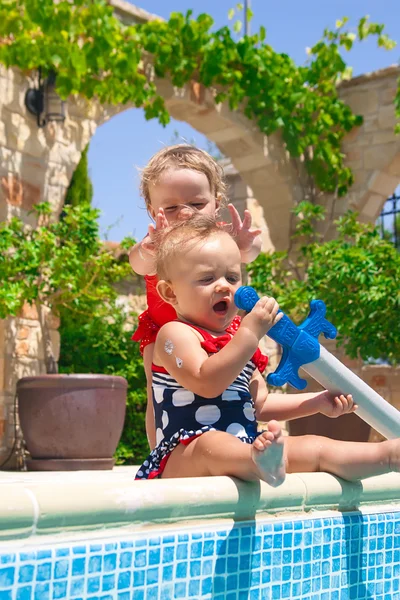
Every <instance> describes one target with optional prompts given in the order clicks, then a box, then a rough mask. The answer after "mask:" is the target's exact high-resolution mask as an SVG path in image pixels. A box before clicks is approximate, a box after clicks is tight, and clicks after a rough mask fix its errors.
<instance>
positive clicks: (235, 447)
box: [162, 421, 285, 486]
mask: <svg viewBox="0 0 400 600" xmlns="http://www.w3.org/2000/svg"><path fill="white" fill-rule="evenodd" d="M208 475H228V476H232V477H238V478H239V479H244V480H245V481H255V480H258V479H263V480H264V481H266V482H267V483H269V484H270V485H273V486H278V485H280V484H281V483H282V482H283V481H284V479H285V464H284V459H283V436H282V431H281V428H280V426H279V424H278V423H277V422H276V421H271V422H270V423H269V425H268V431H266V432H264V433H262V434H261V435H260V436H258V438H257V439H256V440H255V441H254V443H253V444H244V443H243V442H241V441H240V440H238V439H237V438H235V436H233V435H231V434H230V433H225V432H223V431H208V432H207V433H203V434H202V435H201V436H199V437H198V438H196V439H195V440H193V441H192V442H191V443H190V444H189V445H188V446H184V445H183V444H180V445H179V446H178V447H177V448H175V450H174V451H173V452H172V454H171V456H170V457H169V459H168V462H167V465H166V467H165V470H164V472H163V475H162V476H163V478H170V477H206V476H208Z"/></svg>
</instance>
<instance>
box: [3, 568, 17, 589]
mask: <svg viewBox="0 0 400 600" xmlns="http://www.w3.org/2000/svg"><path fill="white" fill-rule="evenodd" d="M14 579H15V567H4V568H1V569H0V590H1V589H5V588H8V587H11V586H12V585H13V584H14Z"/></svg>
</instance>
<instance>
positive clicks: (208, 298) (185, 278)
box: [170, 232, 242, 332]
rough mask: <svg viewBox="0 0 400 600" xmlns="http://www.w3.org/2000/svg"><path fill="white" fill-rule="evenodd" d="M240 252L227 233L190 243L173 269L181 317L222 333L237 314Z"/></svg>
mask: <svg viewBox="0 0 400 600" xmlns="http://www.w3.org/2000/svg"><path fill="white" fill-rule="evenodd" d="M240 267H241V259H240V251H239V248H238V247H237V244H236V243H235V241H234V240H233V239H232V238H231V236H230V235H229V234H227V233H224V232H221V233H219V234H216V235H211V236H210V237H209V238H208V239H207V240H205V241H200V242H198V243H195V244H193V245H189V246H188V247H186V248H185V250H184V251H183V252H182V255H181V256H178V257H176V260H175V261H174V264H173V265H172V269H171V270H170V283H171V285H172V288H173V291H174V294H175V299H176V304H175V309H176V311H177V313H178V316H179V317H180V319H182V320H184V321H188V322H190V323H193V324H195V325H199V326H200V327H203V328H204V329H208V330H209V331H213V332H222V331H224V330H225V329H226V328H227V327H228V325H230V323H231V321H232V319H233V317H234V316H235V315H236V313H237V308H236V306H235V303H234V295H235V292H236V290H237V289H238V288H239V287H240V285H241V284H242V279H241V270H240Z"/></svg>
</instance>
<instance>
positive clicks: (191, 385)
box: [154, 298, 280, 398]
mask: <svg viewBox="0 0 400 600" xmlns="http://www.w3.org/2000/svg"><path fill="white" fill-rule="evenodd" d="M277 313H278V304H277V303H276V301H275V300H273V298H261V300H259V301H258V302H257V304H256V306H255V307H254V309H253V310H252V311H251V313H249V314H248V315H246V316H245V317H244V318H243V320H242V323H241V325H240V327H239V330H238V331H237V333H236V334H235V335H234V336H233V338H232V340H231V341H230V342H229V344H227V345H226V346H224V348H222V349H221V350H220V351H219V352H217V353H216V354H212V355H211V356H208V354H207V352H205V350H203V348H202V347H201V339H200V334H198V333H197V332H196V331H195V330H194V329H192V328H190V327H189V326H188V325H185V324H184V323H180V322H177V321H172V322H170V323H167V324H166V325H164V326H163V327H162V328H161V329H160V331H159V333H158V336H157V340H156V346H155V351H154V362H155V364H158V365H161V366H163V367H164V368H165V369H166V370H167V371H168V373H169V374H170V375H172V377H174V378H175V379H176V380H177V381H178V383H179V384H180V385H182V386H183V387H184V388H186V389H188V390H190V391H191V392H193V393H194V394H197V395H199V396H203V397H205V398H213V397H215V396H219V395H220V394H222V393H223V392H224V391H225V390H226V388H227V387H229V386H230V385H231V383H232V382H233V381H234V380H235V379H236V377H237V376H238V375H239V373H240V372H241V371H242V369H243V368H244V366H245V365H246V363H247V362H248V361H249V360H250V358H251V357H252V356H253V354H254V352H255V351H256V349H257V347H258V342H259V339H260V338H261V337H262V336H263V335H264V333H265V332H266V331H268V329H270V328H271V327H272V326H273V325H274V324H275V323H276V322H277V321H278V320H279V318H280V316H279V315H278V314H277Z"/></svg>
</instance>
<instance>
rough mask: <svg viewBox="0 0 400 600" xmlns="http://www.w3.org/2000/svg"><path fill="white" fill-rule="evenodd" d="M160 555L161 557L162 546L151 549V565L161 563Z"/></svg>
mask: <svg viewBox="0 0 400 600" xmlns="http://www.w3.org/2000/svg"><path fill="white" fill-rule="evenodd" d="M160 557H161V552H160V548H157V549H152V550H150V551H149V565H159V564H160Z"/></svg>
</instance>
